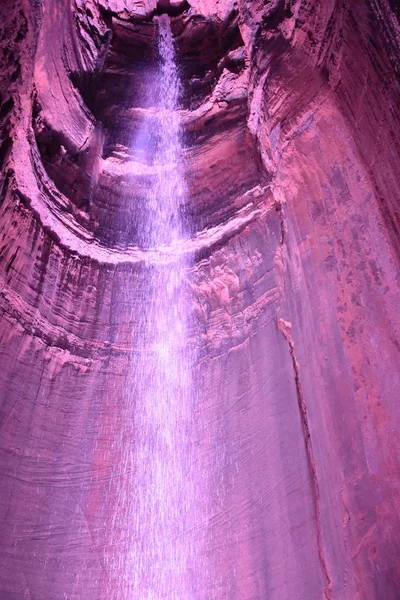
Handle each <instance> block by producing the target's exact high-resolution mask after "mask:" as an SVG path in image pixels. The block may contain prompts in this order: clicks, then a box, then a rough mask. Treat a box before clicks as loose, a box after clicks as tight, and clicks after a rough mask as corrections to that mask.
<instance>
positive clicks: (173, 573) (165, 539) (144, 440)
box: [111, 16, 195, 600]
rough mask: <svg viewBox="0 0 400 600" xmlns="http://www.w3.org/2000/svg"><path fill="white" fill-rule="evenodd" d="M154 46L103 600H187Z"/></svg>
mask: <svg viewBox="0 0 400 600" xmlns="http://www.w3.org/2000/svg"><path fill="white" fill-rule="evenodd" d="M158 43H159V55H160V58H159V72H158V77H157V79H156V86H157V89H156V90H153V91H155V98H156V100H155V105H156V106H155V107H153V108H152V109H151V110H149V117H148V118H147V119H148V122H147V123H146V124H145V126H146V128H147V130H148V135H147V139H149V140H153V141H152V143H151V144H150V147H149V148H147V149H146V152H147V157H146V159H147V160H148V162H150V164H151V168H152V173H153V175H152V179H151V180H152V183H151V185H150V186H149V188H148V193H147V197H146V199H145V202H144V206H143V210H142V211H141V222H140V226H139V241H140V245H141V247H143V248H145V249H146V253H147V255H148V257H149V259H148V260H145V261H144V263H143V266H142V268H143V269H144V270H145V273H144V277H143V281H144V284H143V285H142V286H141V290H140V293H141V295H142V298H141V303H142V314H141V318H140V322H139V323H137V324H136V323H134V324H133V326H134V327H135V326H136V333H135V336H136V337H138V338H140V346H141V350H140V351H139V353H138V357H136V358H135V360H133V359H132V370H131V371H132V372H131V374H130V377H129V379H130V382H131V383H132V386H133V387H134V389H135V405H134V409H132V410H134V416H133V419H134V425H133V427H132V430H131V431H132V435H133V436H134V439H133V440H128V447H127V449H126V450H124V452H125V457H124V465H125V467H124V472H130V473H131V484H129V482H127V479H126V478H124V477H122V478H121V484H120V485H121V490H120V492H119V497H120V498H121V505H122V508H120V509H117V510H120V511H122V512H123V513H124V515H125V516H124V517H121V516H117V517H116V519H117V521H119V524H118V523H117V525H118V527H119V530H120V531H122V530H123V529H124V528H125V527H126V528H129V533H126V532H125V543H124V553H125V556H123V557H122V559H121V561H122V562H123V565H121V564H120V565H119V570H120V572H121V573H122V574H121V578H120V581H119V583H118V590H119V593H118V594H115V591H114V595H113V596H112V598H111V600H114V598H118V599H119V600H191V599H192V598H193V597H194V596H193V590H192V582H191V575H190V574H191V571H192V568H193V564H194V561H195V557H194V554H195V550H194V548H195V545H194V542H193V537H192V536H193V528H194V525H195V523H194V518H195V501H194V500H195V499H194V488H193V485H194V483H193V482H194V476H193V461H192V447H193V439H191V434H192V414H193V406H192V404H193V393H192V392H193V390H192V384H191V373H190V367H191V364H190V361H191V358H190V357H191V353H190V351H189V349H188V345H187V330H188V326H189V315H188V309H187V306H188V303H187V301H185V288H186V287H187V284H186V277H187V271H188V267H189V266H190V264H189V260H188V258H185V257H184V253H183V252H182V246H183V243H184V241H185V238H186V225H185V220H184V218H183V216H182V214H183V210H182V209H183V204H184V199H185V184H184V178H183V173H182V166H181V163H182V141H181V128H180V121H179V115H178V112H177V107H178V98H179V94H180V80H179V75H178V70H177V66H176V62H175V51H174V42H173V37H172V33H171V29H170V24H169V19H168V17H166V16H165V18H164V17H161V18H160V19H159V38H158ZM150 113H151V114H150ZM126 394H127V395H128V396H129V394H130V390H129V389H128V390H127V391H126ZM128 454H129V456H127V455H128ZM124 486H125V487H124ZM123 519H124V522H123V525H121V523H122V520H123ZM121 535H123V534H121ZM115 543H116V544H118V543H119V542H118V541H116V542H115Z"/></svg>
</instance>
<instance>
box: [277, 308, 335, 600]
mask: <svg viewBox="0 0 400 600" xmlns="http://www.w3.org/2000/svg"><path fill="white" fill-rule="evenodd" d="M277 324H278V328H279V330H280V331H281V332H282V334H283V336H284V338H285V340H286V341H287V343H288V345H289V353H290V356H291V360H292V364H293V372H294V380H295V385H296V394H297V402H298V407H299V413H300V420H301V426H302V430H303V436H304V446H305V450H306V454H307V461H308V466H309V470H310V478H311V482H312V487H313V496H314V503H315V516H316V527H317V543H318V554H319V559H320V566H321V571H322V573H323V576H324V579H325V585H324V590H323V597H324V598H326V600H331V599H332V581H331V578H330V576H329V571H328V565H327V559H326V556H325V550H324V542H323V534H322V518H323V517H322V507H321V495H320V489H319V482H318V472H317V464H316V461H315V457H314V451H313V447H312V440H311V432H310V424H309V418H308V413H307V405H306V402H305V399H304V395H303V391H302V386H301V381H300V370H299V365H298V362H297V360H296V355H295V350H294V341H293V337H292V333H291V329H292V324H291V323H289V322H288V321H285V320H284V319H282V318H278V323H277Z"/></svg>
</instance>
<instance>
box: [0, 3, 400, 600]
mask: <svg viewBox="0 0 400 600" xmlns="http://www.w3.org/2000/svg"><path fill="white" fill-rule="evenodd" d="M161 12H168V13H169V14H170V15H171V19H172V28H173V31H174V34H175V36H176V43H177V49H178V54H179V62H180V67H181V71H182V77H183V80H184V82H185V86H184V93H183V105H182V119H183V126H184V131H185V156H184V157H183V160H184V164H185V171H186V176H187V182H188V189H189V194H188V206H187V212H188V215H189V216H190V220H191V223H192V237H191V240H190V242H188V247H187V248H186V249H185V251H193V252H195V256H196V264H195V267H194V268H193V269H192V271H191V273H189V274H188V280H189V281H190V287H191V289H190V296H188V297H189V298H190V302H192V306H193V315H194V324H193V331H192V344H194V345H196V347H197V355H198V364H197V366H196V373H197V376H198V382H199V383H198V388H199V398H198V401H197V408H196V410H197V413H198V414H197V421H198V423H199V436H198V439H197V440H196V444H197V445H198V452H199V457H200V461H202V464H203V465H204V480H203V481H202V482H201V485H202V489H203V493H204V496H205V497H206V498H207V499H208V500H207V502H208V513H207V514H208V519H207V520H206V522H204V523H203V524H202V525H201V527H199V544H200V545H201V550H200V551H201V553H202V555H203V556H204V557H206V561H208V563H209V564H210V565H211V564H212V569H210V570H209V571H207V572H204V573H198V574H197V576H196V586H197V587H196V598H199V599H208V600H219V599H221V600H222V599H224V600H225V599H229V600H235V599H237V600H250V599H257V600H264V599H269V600H286V599H291V600H292V599H295V598H296V599H300V598H302V599H305V600H314V599H319V598H326V599H332V600H356V599H358V600H381V599H385V600H395V599H396V598H398V595H399V591H398V590H399V588H400V581H399V580H400V576H399V566H400V565H399V556H400V547H399V546H400V542H399V514H400V495H399V493H400V483H399V466H400V465H399V451H398V439H399V433H400V431H399V429H400V418H399V417H400V415H399V412H400V406H399V404H398V398H399V389H400V381H399V380H400V371H399V366H400V364H399V351H400V347H399V339H400V338H399V299H400V298H399V247H400V246H399V226H400V222H399V207H398V203H399V197H400V179H399V167H400V165H399V150H400V148H399V137H398V131H399V116H400V112H399V111H400V105H399V103H400V95H399V82H398V75H399V69H400V63H399V47H398V40H399V23H398V20H397V17H398V14H397V13H398V9H397V8H396V3H395V2H389V1H388V0H362V1H360V2H338V1H335V0H326V1H324V2H316V1H310V0H286V1H281V0H274V1H272V0H271V1H268V0H266V1H264V2H263V1H261V0H252V1H249V0H239V1H238V2H234V1H233V0H232V1H231V0H209V1H208V0H207V1H198V0H189V1H188V2H180V1H174V0H171V1H170V2H167V1H165V2H156V1H155V0H154V1H153V0H152V1H150V0H149V1H143V2H139V1H135V0H97V1H96V0H87V1H84V0H59V1H57V2H53V1H51V0H42V1H41V2H29V1H28V0H17V1H11V0H3V1H2V3H1V6H0V21H1V23H2V30H1V39H0V52H1V56H2V63H1V65H2V80H1V83H0V85H1V89H0V91H1V96H0V124H1V132H0V167H1V173H2V176H1V187H0V215H1V216H0V219H1V232H0V275H1V292H0V309H1V314H2V320H1V326H0V336H1V345H0V364H1V369H0V388H1V413H0V419H1V422H0V425H1V437H0V455H1V470H0V473H1V485H0V521H1V524H2V525H1V533H0V535H1V548H2V551H1V554H0V597H1V599H4V600H6V599H11V598H12V599H22V598H30V599H40V600H58V599H60V600H61V599H63V600H64V599H67V598H68V600H78V599H79V600H82V599H85V600H103V599H104V600H112V589H115V586H118V581H113V576H114V573H113V572H112V569H111V567H110V564H111V562H112V561H111V560H110V557H111V556H114V555H115V553H117V552H118V547H117V546H118V544H117V542H116V539H118V535H119V534H118V533H117V536H116V534H115V532H113V531H112V528H113V514H115V511H116V510H117V508H116V505H117V506H118V504H117V503H118V498H117V497H116V490H117V489H118V487H119V486H120V485H121V481H123V478H124V476H125V475H126V474H124V471H123V466H122V467H121V461H120V455H119V452H120V451H121V444H122V443H123V440H122V435H121V431H124V426H125V425H124V424H126V422H127V420H129V419H131V418H132V415H131V411H132V403H128V402H127V401H126V394H124V393H123V390H124V387H125V386H126V372H127V369H128V362H129V360H130V358H129V357H130V356H131V353H132V349H133V350H134V351H140V344H141V340H140V339H138V338H137V337H136V336H135V315H138V314H139V312H140V310H141V304H140V303H141V296H140V293H139V291H140V290H143V289H144V286H145V282H144V281H143V272H142V269H141V265H142V264H143V261H146V260H151V259H152V258H151V256H150V254H149V253H145V252H144V251H143V250H141V249H140V248H138V247H137V239H136V231H137V227H138V223H139V222H140V206H141V201H142V199H143V194H144V189H145V188H146V185H147V184H148V182H149V180H150V179H151V177H152V173H151V169H150V168H147V166H146V164H144V162H143V157H142V156H141V153H140V140H139V139H138V136H139V134H140V123H141V122H142V118H143V115H144V114H146V115H151V110H152V104H151V89H152V79H153V78H154V77H155V76H156V71H155V63H156V59H157V57H156V54H157V50H156V46H155V42H154V40H155V19H156V17H157V14H159V13H161ZM132 148H136V150H135V151H134V150H133V149H132ZM138 164H139V165H141V167H140V169H139V168H138ZM132 165H136V166H135V168H132ZM127 289H129V290H138V293H137V294H135V293H134V292H133V293H130V294H129V295H128V294H127V293H126V290H127ZM136 320H137V318H136ZM132 332H133V333H132ZM132 394H133V397H134V390H133V391H132ZM133 405H134V401H133ZM116 440H117V441H119V443H115V441H116ZM120 534H121V535H123V532H120ZM110 582H111V584H110ZM113 586H114V588H113ZM110 590H111V591H110ZM138 600H139V599H138ZM140 600H141V599H140Z"/></svg>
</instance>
